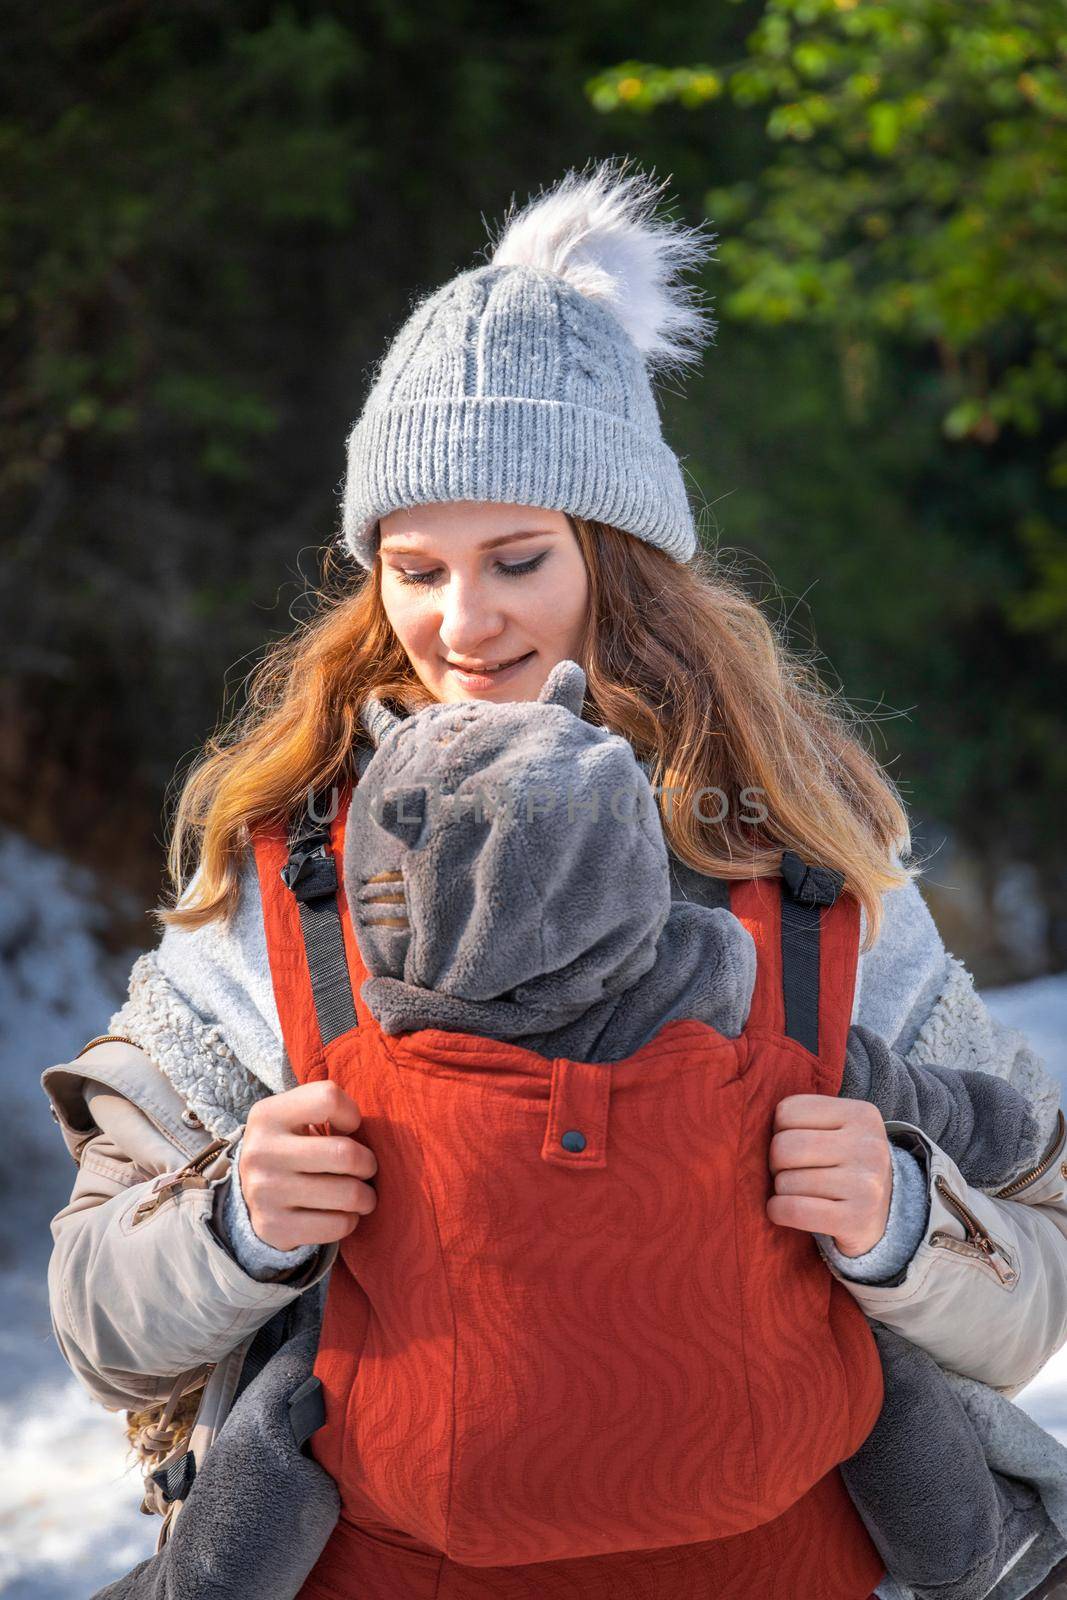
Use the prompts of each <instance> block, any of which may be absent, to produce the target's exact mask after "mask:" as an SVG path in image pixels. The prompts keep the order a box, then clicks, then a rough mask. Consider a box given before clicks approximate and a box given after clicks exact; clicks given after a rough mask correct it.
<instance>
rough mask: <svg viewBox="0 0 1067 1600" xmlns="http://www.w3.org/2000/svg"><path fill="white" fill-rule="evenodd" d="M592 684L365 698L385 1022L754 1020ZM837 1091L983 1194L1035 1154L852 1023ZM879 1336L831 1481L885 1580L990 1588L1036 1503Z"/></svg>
mask: <svg viewBox="0 0 1067 1600" xmlns="http://www.w3.org/2000/svg"><path fill="white" fill-rule="evenodd" d="M584 691H585V676H584V673H583V672H582V670H581V668H580V667H579V666H578V665H577V664H576V663H574V662H568V661H565V662H562V663H560V664H559V665H558V666H557V667H556V668H555V669H554V670H553V672H552V673H551V674H550V675H549V678H548V681H547V682H546V684H545V687H544V689H543V690H542V693H541V695H540V697H539V699H538V701H536V702H532V703H522V704H507V705H493V704H486V703H481V702H469V703H468V702H464V703H461V704H452V705H437V706H432V707H430V708H428V709H427V710H425V711H421V712H419V713H416V714H415V715H413V716H409V717H407V718H403V719H400V718H397V717H395V716H393V714H392V713H391V712H390V711H389V710H388V708H387V707H386V706H384V705H383V704H381V703H380V702H378V701H377V700H374V699H373V698H372V699H371V700H370V701H369V702H368V704H367V706H365V707H364V712H363V717H364V722H365V725H366V726H367V728H368V731H369V732H370V733H371V735H372V738H373V739H374V742H375V744H376V745H377V749H376V751H375V753H374V754H373V756H371V757H370V759H369V761H368V762H367V764H366V765H365V766H364V768H363V770H362V772H361V775H360V778H359V782H358V784H357V786H356V787H355V789H354V790H353V793H352V797H351V802H350V805H349V811H348V816H347V819H346V823H345V836H344V856H345V863H346V867H347V868H348V869H349V870H347V871H346V873H345V880H346V887H347V893H348V897H349V904H350V908H351V913H352V924H353V928H354V930H355V935H356V938H357V940H358V945H359V950H360V955H361V957H362V961H363V964H364V966H365V968H366V971H367V973H368V974H369V976H368V978H367V979H366V981H365V982H364V983H363V985H362V988H361V991H360V992H361V997H362V1000H363V1002H364V1004H365V1005H366V1007H367V1009H368V1010H369V1011H370V1013H371V1014H372V1015H373V1016H374V1018H375V1019H376V1020H377V1022H378V1023H379V1025H380V1028H381V1030H382V1033H383V1034H384V1035H387V1036H389V1037H392V1038H400V1037H402V1036H404V1035H409V1034H412V1033H415V1032H417V1031H419V1030H426V1029H431V1030H433V1029H436V1030H442V1031H443V1032H445V1033H449V1032H453V1033H458V1034H463V1035H478V1036H481V1037H483V1038H486V1039H492V1040H498V1041H501V1042H506V1043H511V1044H516V1045H520V1046H522V1047H523V1048H524V1049H526V1050H530V1051H535V1052H537V1053H538V1054H540V1055H543V1056H545V1057H546V1058H550V1059H555V1058H566V1059H567V1060H568V1061H570V1062H578V1063H581V1062H597V1063H610V1062H617V1061H623V1060H625V1059H626V1058H629V1057H630V1056H632V1055H633V1054H634V1052H636V1051H639V1050H641V1049H642V1047H643V1046H645V1045H647V1044H648V1043H649V1042H650V1041H651V1040H653V1039H654V1038H656V1037H657V1036H658V1035H659V1034H660V1032H661V1030H662V1029H664V1028H665V1027H666V1026H668V1025H669V1024H671V1023H672V1022H673V1023H679V1022H682V1021H684V1020H685V1019H688V1020H691V1021H695V1022H700V1023H703V1024H706V1025H707V1026H708V1027H710V1028H712V1029H714V1030H716V1031H717V1032H718V1033H720V1034H722V1035H723V1036H724V1037H725V1038H728V1039H732V1038H736V1037H737V1036H738V1035H739V1034H740V1033H741V1032H742V1030H743V1028H744V1027H745V1022H746V1018H747V1017H748V1014H749V1007H750V1004H751V1002H752V997H753V989H754V985H755V982H756V976H757V963H756V949H755V945H754V943H753V940H752V937H751V935H750V934H749V933H748V931H747V930H746V928H745V926H744V925H743V924H742V922H741V921H740V920H739V919H738V918H737V917H736V916H734V915H733V914H732V913H731V912H730V911H729V910H727V909H726V908H725V907H724V906H722V905H718V906H706V905H701V904H697V903H693V902H692V901H675V902H674V903H672V902H671V898H670V872H669V856H668V851H667V847H666V844H665V841H664V837H663V832H662V828H661V826H660V823H659V818H658V815H657V812H656V807H655V803H654V799H653V796H652V792H651V789H650V787H649V785H648V782H647V779H646V777H645V774H644V772H643V771H642V769H641V767H640V765H639V763H638V762H637V761H636V760H635V759H634V756H633V753H632V750H631V749H630V746H629V745H628V744H627V742H626V741H625V740H624V739H621V738H620V737H618V736H617V735H613V734H610V733H609V732H607V731H606V730H604V729H601V728H596V727H594V726H592V725H590V724H588V723H586V722H584V721H583V720H582V718H581V710H582V704H583V698H584ZM572 779H578V780H579V781H578V782H577V784H576V787H574V788H572V787H571V780H572ZM831 876H832V875H831ZM707 881H708V882H709V884H710V882H711V880H707ZM839 1093H840V1094H841V1095H842V1096H848V1097H853V1098H859V1099H866V1100H870V1101H872V1102H873V1103H874V1104H875V1105H877V1107H878V1109H879V1110H880V1111H881V1113H882V1115H883V1117H884V1118H885V1119H886V1120H889V1119H891V1118H896V1119H899V1120H904V1121H909V1122H912V1123H914V1124H915V1125H916V1126H921V1127H922V1128H923V1129H924V1130H925V1131H926V1132H927V1133H928V1134H929V1135H930V1136H931V1137H932V1138H933V1139H934V1140H936V1141H937V1142H938V1143H939V1144H940V1145H941V1147H942V1148H943V1149H944V1150H945V1151H946V1152H947V1153H948V1154H949V1155H950V1156H951V1157H952V1159H953V1160H954V1161H955V1162H956V1163H957V1165H958V1166H959V1169H960V1171H961V1173H962V1174H963V1175H964V1177H966V1178H967V1180H968V1181H969V1182H972V1183H976V1184H979V1185H982V1186H985V1187H987V1188H992V1187H994V1186H998V1185H1001V1184H1005V1183H1008V1182H1010V1181H1011V1179H1012V1178H1013V1177H1015V1176H1016V1175H1017V1174H1018V1173H1019V1172H1021V1171H1024V1170H1026V1168H1027V1167H1028V1166H1029V1165H1032V1164H1033V1161H1034V1159H1035V1156H1036V1155H1038V1154H1040V1152H1039V1151H1037V1149H1036V1144H1037V1139H1038V1130H1037V1126H1036V1122H1035V1119H1034V1118H1033V1116H1032V1115H1031V1113H1030V1110H1029V1107H1028V1106H1027V1103H1026V1102H1025V1100H1024V1099H1023V1097H1022V1096H1021V1095H1020V1094H1019V1093H1018V1092H1017V1091H1016V1090H1015V1089H1013V1088H1012V1087H1011V1086H1010V1085H1008V1084H1006V1083H1004V1082H1002V1081H1001V1080H998V1079H995V1078H993V1077H991V1076H989V1075H987V1074H983V1073H979V1072H956V1071H951V1070H948V1069H939V1068H937V1067H934V1066H929V1067H925V1066H915V1065H912V1064H909V1063H906V1062H904V1061H903V1060H902V1059H901V1058H900V1057H899V1056H897V1055H896V1054H895V1053H894V1052H893V1051H892V1050H891V1049H890V1048H889V1047H888V1046H887V1045H886V1043H885V1042H884V1041H883V1040H881V1039H880V1038H879V1037H878V1036H877V1035H874V1034H872V1033H871V1032H870V1031H869V1030H867V1029H865V1028H863V1027H861V1026H852V1027H851V1028H850V1029H849V1031H848V1038H847V1049H846V1053H845V1067H844V1075H843V1077H842V1080H841V1084H840V1090H839ZM569 1136H570V1135H569V1134H567V1133H565V1134H564V1136H563V1143H564V1147H565V1148H567V1146H566V1139H567V1137H569ZM576 1137H577V1138H579V1139H580V1138H581V1137H582V1135H581V1134H578V1135H576ZM576 1148H577V1147H576ZM786 1231H789V1230H786ZM871 1330H872V1332H873V1335H874V1339H875V1342H876V1345H877V1351H878V1355H879V1356H880V1358H881V1363H882V1373H883V1379H884V1401H883V1403H882V1406H881V1410H880V1412H879V1413H878V1415H877V1420H876V1421H875V1422H874V1426H873V1427H872V1428H871V1429H870V1430H869V1431H868V1433H867V1435H866V1437H865V1438H864V1439H863V1442H862V1443H861V1444H860V1446H859V1448H858V1449H857V1450H856V1451H855V1453H854V1454H853V1455H851V1456H850V1457H849V1458H848V1459H847V1460H845V1461H844V1462H843V1463H842V1465H841V1473H842V1477H843V1478H844V1481H845V1484H846V1486H847V1488H848V1490H849V1493H850V1495H851V1497H852V1500H853V1502H854V1504H855V1506H856V1508H857V1510H858V1511H859V1513H860V1516H861V1518H862V1520H863V1522H864V1523H865V1525H866V1527H867V1529H868V1531H869V1532H870V1534H871V1537H872V1539H873V1540H874V1543H875V1544H876V1546H877V1548H878V1551H879V1554H880V1555H881V1556H882V1558H883V1560H884V1561H885V1563H886V1566H887V1567H888V1569H889V1571H890V1572H891V1573H892V1574H893V1575H894V1577H896V1578H897V1579H898V1580H899V1581H901V1582H910V1583H911V1585H912V1587H913V1590H914V1592H915V1594H916V1595H930V1596H934V1595H936V1596H939V1597H941V1600H970V1597H972V1596H973V1597H979V1596H981V1595H984V1594H985V1593H987V1592H988V1590H989V1588H990V1587H992V1584H993V1582H994V1580H995V1578H996V1577H997V1575H998V1573H999V1572H1000V1571H1001V1569H1002V1567H1003V1565H1004V1562H1005V1552H1006V1551H1009V1550H1013V1549H1015V1548H1017V1547H1018V1545H1019V1542H1020V1531H1019V1530H1020V1522H1021V1521H1022V1522H1024V1521H1025V1519H1026V1518H1027V1516H1028V1515H1029V1513H1030V1511H1031V1510H1032V1505H1031V1500H1032V1496H1029V1491H1026V1490H1025V1487H1024V1486H1021V1485H1016V1484H1014V1483H1013V1481H1011V1480H1006V1479H1004V1478H1003V1477H1001V1476H1000V1475H999V1474H997V1473H995V1472H993V1471H991V1470H990V1468H989V1467H988V1465H987V1462H986V1460H985V1456H984V1454H983V1452H982V1449H981V1446H980V1443H979V1441H978V1439H977V1438H976V1436H975V1433H974V1430H973V1427H972V1424H971V1422H970V1420H969V1418H968V1417H967V1415H966V1413H965V1412H964V1410H963V1408H962V1407H961V1406H960V1405H959V1404H958V1402H957V1401H956V1400H955V1397H954V1396H953V1395H952V1393H951V1391H950V1390H949V1389H948V1387H947V1385H946V1384H945V1382H944V1379H943V1376H942V1373H941V1369H940V1368H939V1367H938V1366H937V1364H936V1363H935V1362H934V1361H933V1359H932V1358H931V1357H930V1356H928V1355H927V1354H925V1353H924V1352H923V1351H921V1350H918V1349H917V1348H916V1347H915V1346H913V1345H911V1344H909V1343H908V1341H906V1340H904V1339H902V1338H900V1337H899V1336H898V1335H897V1334H895V1333H894V1332H892V1330H890V1329H888V1328H885V1327H883V1326H882V1325H881V1324H878V1323H873V1324H871ZM924 1508H926V1509H924Z"/></svg>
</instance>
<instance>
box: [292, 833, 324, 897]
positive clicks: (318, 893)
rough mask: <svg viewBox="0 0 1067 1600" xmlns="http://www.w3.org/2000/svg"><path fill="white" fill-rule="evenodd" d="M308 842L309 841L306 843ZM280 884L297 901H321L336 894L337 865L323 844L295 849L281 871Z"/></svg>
mask: <svg viewBox="0 0 1067 1600" xmlns="http://www.w3.org/2000/svg"><path fill="white" fill-rule="evenodd" d="M308 842H310V841H308ZM281 878H282V882H283V883H284V884H285V887H286V888H287V889H291V890H292V892H293V895H294V896H295V898H296V899H297V900H321V899H322V898H323V897H324V896H326V895H331V894H336V893H337V865H336V863H335V861H334V859H333V856H332V855H327V854H326V846H325V844H316V845H315V846H314V847H313V848H312V849H310V850H301V849H295V850H294V851H293V853H292V854H291V855H290V857H289V859H288V861H287V862H286V863H285V866H284V867H283V868H282V871H281Z"/></svg>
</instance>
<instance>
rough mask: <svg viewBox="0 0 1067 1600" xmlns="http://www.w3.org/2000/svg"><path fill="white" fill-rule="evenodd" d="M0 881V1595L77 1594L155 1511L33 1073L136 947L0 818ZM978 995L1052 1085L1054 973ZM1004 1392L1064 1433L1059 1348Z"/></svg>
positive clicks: (110, 999) (1065, 1004) (105, 1001)
mask: <svg viewBox="0 0 1067 1600" xmlns="http://www.w3.org/2000/svg"><path fill="white" fill-rule="evenodd" d="M0 884H2V885H3V898H2V899H0V1073H2V1074H3V1079H2V1081H3V1084H4V1113H5V1114H4V1117H3V1119H2V1123H0V1295H2V1302H0V1303H2V1305H3V1308H4V1315H3V1319H2V1321H0V1463H2V1466H0V1595H2V1596H3V1597H4V1600H86V1597H88V1596H89V1595H90V1594H92V1593H93V1591H94V1590H96V1589H98V1588H99V1587H101V1586H102V1585H103V1584H105V1583H108V1582H111V1581H113V1580H114V1579H115V1578H117V1577H119V1576H120V1575H121V1574H122V1573H124V1572H126V1571H128V1570H129V1568H130V1567H131V1566H133V1565H134V1564H135V1563H136V1562H137V1561H140V1560H143V1559H144V1558H145V1557H146V1556H148V1555H151V1553H152V1551H153V1550H154V1549H155V1542H156V1536H157V1533H158V1528H159V1519H158V1518H157V1517H154V1516H153V1517H148V1516H145V1515H144V1514H142V1513H141V1511H140V1510H139V1507H140V1500H141V1489H140V1474H139V1472H138V1470H137V1468H136V1466H135V1465H133V1464H132V1463H131V1462H130V1461H129V1458H128V1455H127V1451H126V1441H125V1437H124V1434H123V1431H122V1416H121V1413H113V1412H107V1411H104V1410H103V1409H102V1408H101V1407H100V1406H97V1405H95V1404H94V1403H93V1402H91V1401H90V1400H89V1398H88V1396H87V1395H86V1394H85V1392H84V1390H83V1389H82V1388H81V1387H80V1385H79V1384H78V1383H77V1382H76V1381H75V1380H74V1378H73V1377H72V1376H71V1374H70V1371H69V1369H68V1368H67V1366H66V1364H65V1363H64V1361H63V1359H62V1357H61V1356H60V1354H59V1350H58V1347H57V1345H56V1343H55V1339H54V1336H53V1333H52V1328H51V1319H50V1317H49V1313H48V1295H47V1285H46V1273H47V1266H48V1256H49V1252H50V1250H51V1235H50V1233H49V1228H48V1224H49V1221H50V1219H51V1217H52V1216H53V1215H54V1214H55V1212H56V1211H58V1210H59V1208H60V1207H61V1206H62V1205H63V1204H64V1203H65V1201H66V1199H67V1196H68V1194H69V1192H70V1185H71V1182H72V1180H73V1176H74V1166H73V1163H72V1161H71V1160H70V1157H69V1156H68V1154H67V1152H66V1148H65V1147H64V1145H63V1142H62V1139H61V1137H60V1135H59V1132H58V1129H57V1128H56V1126H55V1123H54V1122H53V1121H52V1119H51V1117H50V1116H49V1113H48V1102H47V1099H46V1098H45V1095H44V1093H43V1091H42V1089H41V1087H40V1074H41V1072H42V1071H43V1069H44V1068H45V1067H47V1066H49V1065H51V1064H52V1063H53V1062H57V1061H68V1060H70V1059H71V1057H72V1056H73V1055H75V1054H76V1053H77V1051H78V1050H79V1049H80V1048H81V1046H82V1045H83V1044H84V1043H85V1041H86V1040H87V1039H89V1038H91V1037H92V1036H93V1034H95V1033H100V1032H103V1031H104V1029H105V1028H106V1026H107V1020H108V1017H109V1016H110V1015H111V1013H112V1012H113V1011H114V1010H115V1009H116V1008H117V1007H118V1005H119V1004H120V1003H121V1001H122V999H123V998H124V996H125V988H126V977H127V974H128V972H129V968H130V965H131V963H132V961H133V959H134V957H135V956H136V955H137V954H138V953H139V952H138V951H137V950H130V951H128V952H126V953H124V954H123V955H122V956H119V957H110V958H108V957H105V956H103V955H102V954H101V945H100V942H99V939H98V937H97V933H98V930H99V928H100V925H101V921H102V912H101V911H100V908H99V906H98V904H97V897H96V890H95V884H94V880H93V878H92V877H91V875H90V874H88V873H85V872H83V871H80V870H78V869H75V868H72V867H70V866H69V865H68V864H66V863H64V862H63V861H61V860H59V859H58V858H57V857H55V856H53V855H50V854H47V853H46V852H43V851H41V850H37V849H35V848H34V847H32V846H31V845H28V844H27V843H26V842H25V841H24V840H21V839H19V838H18V837H17V836H16V835H14V834H12V833H10V832H3V831H0ZM154 929H155V924H154V923H150V922H148V921H147V919H146V923H145V939H144V944H143V948H145V949H147V948H149V947H150V946H151V945H154V943H155V942H156V935H155V932H154ZM985 999H986V1001H987V1002H988V1004H989V1006H990V1009H991V1010H992V1011H993V1013H994V1014H995V1015H996V1016H997V1017H998V1018H1000V1019H1001V1020H1002V1021H1003V1022H1005V1023H1008V1024H1009V1025H1011V1026H1013V1027H1017V1028H1019V1029H1020V1030H1021V1031H1022V1032H1024V1033H1025V1034H1026V1036H1027V1037H1028V1039H1029V1040H1030V1041H1031V1043H1032V1044H1033V1045H1034V1047H1035V1048H1036V1049H1037V1050H1038V1051H1039V1052H1040V1053H1041V1054H1042V1055H1043V1056H1044V1058H1045V1060H1046V1062H1047V1063H1048V1064H1049V1066H1050V1068H1051V1069H1052V1070H1054V1071H1055V1072H1056V1074H1057V1075H1058V1077H1059V1078H1060V1080H1061V1082H1062V1083H1063V1084H1064V1086H1065V1088H1067V973H1065V974H1063V975H1061V976H1058V977H1053V978H1041V979H1038V980H1036V981H1035V982H1032V983H1025V984H1019V985H1017V986H1015V987H1012V988H1008V989H999V990H991V991H989V992H987V993H986V995H985ZM1065 1100H1067V1095H1065ZM1016 1400H1017V1404H1019V1405H1021V1406H1023V1407H1024V1408H1025V1409H1026V1410H1027V1411H1029V1412H1030V1413H1031V1415H1032V1416H1034V1417H1035V1418H1036V1419H1037V1421H1038V1422H1040V1423H1041V1424H1042V1426H1043V1427H1045V1428H1048V1429H1049V1431H1050V1432H1052V1433H1055V1434H1056V1435H1057V1436H1058V1437H1059V1438H1060V1439H1061V1440H1062V1441H1063V1442H1064V1443H1065V1444H1067V1349H1065V1350H1064V1351H1063V1352H1061V1354H1060V1355H1058V1356H1056V1357H1055V1358H1054V1359H1053V1360H1052V1361H1051V1362H1049V1364H1048V1365H1047V1366H1046V1368H1045V1369H1044V1371H1043V1372H1042V1373H1041V1375H1040V1377H1039V1378H1038V1379H1036V1381H1035V1382H1034V1383H1032V1384H1030V1385H1029V1386H1028V1387H1027V1388H1026V1389H1025V1390H1023V1391H1022V1393H1021V1394H1020V1395H1018V1396H1017V1397H1016ZM75 1574H76V1577H75Z"/></svg>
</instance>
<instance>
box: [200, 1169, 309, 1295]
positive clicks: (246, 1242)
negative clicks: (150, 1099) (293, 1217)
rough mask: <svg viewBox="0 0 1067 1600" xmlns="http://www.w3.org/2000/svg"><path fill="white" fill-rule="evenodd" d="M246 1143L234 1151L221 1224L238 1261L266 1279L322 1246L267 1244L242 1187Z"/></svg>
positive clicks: (298, 1262)
mask: <svg viewBox="0 0 1067 1600" xmlns="http://www.w3.org/2000/svg"><path fill="white" fill-rule="evenodd" d="M243 1143H244V1140H243V1139H239V1140H238V1141H237V1143H236V1144H235V1145H234V1147H233V1150H232V1152H231V1156H230V1160H231V1163H232V1165H231V1167H230V1174H229V1182H228V1184H227V1185H226V1197H225V1200H224V1201H223V1204H222V1207H221V1215H220V1217H219V1227H220V1229H221V1231H222V1233H223V1234H224V1237H225V1241H226V1243H227V1245H228V1246H229V1248H230V1250H231V1251H232V1252H233V1255H234V1257H235V1258H236V1260H237V1263H238V1265H239V1266H242V1267H243V1268H244V1269H245V1271H246V1272H247V1273H248V1275H249V1277H250V1278H257V1279H258V1280H259V1281H260V1282H261V1283H263V1282H268V1281H269V1280H270V1279H271V1278H275V1277H277V1276H278V1274H279V1273H281V1272H286V1271H288V1270H289V1269H290V1268H291V1267H299V1266H300V1265H302V1263H303V1262H305V1261H310V1260H311V1257H312V1256H313V1255H314V1254H315V1252H316V1250H318V1249H319V1246H318V1245H316V1244H298V1245H296V1246H295V1247H294V1248H293V1249H292V1250H276V1249H275V1248H274V1246H273V1245H272V1244H267V1243H266V1241H265V1240H263V1239H261V1238H260V1237H259V1234H258V1233H256V1231H255V1229H254V1228H253V1227H252V1219H251V1217H250V1216H249V1214H248V1207H247V1205H246V1204H245V1197H244V1191H243V1190H242V1188H241V1167H240V1161H241V1145H242V1144H243Z"/></svg>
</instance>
